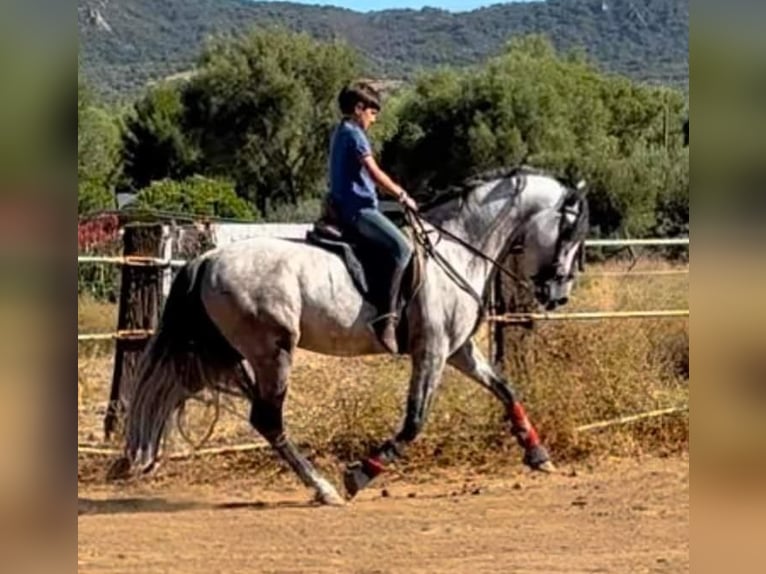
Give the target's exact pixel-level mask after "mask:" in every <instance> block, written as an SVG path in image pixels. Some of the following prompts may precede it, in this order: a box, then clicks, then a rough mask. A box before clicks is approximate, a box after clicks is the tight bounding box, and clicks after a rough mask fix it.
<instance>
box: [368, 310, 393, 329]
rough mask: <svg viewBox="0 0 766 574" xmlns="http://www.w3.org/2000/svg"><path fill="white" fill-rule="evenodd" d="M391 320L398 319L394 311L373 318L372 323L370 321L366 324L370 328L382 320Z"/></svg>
mask: <svg viewBox="0 0 766 574" xmlns="http://www.w3.org/2000/svg"><path fill="white" fill-rule="evenodd" d="M392 318H393V319H398V318H399V313H397V312H396V311H391V312H390V313H384V314H383V315H378V316H377V317H375V318H374V319H373V320H372V321H370V322H369V323H367V324H368V325H370V326H372V325H374V324H375V323H380V322H381V321H383V320H384V319H392Z"/></svg>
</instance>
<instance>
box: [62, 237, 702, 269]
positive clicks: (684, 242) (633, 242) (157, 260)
mask: <svg viewBox="0 0 766 574" xmlns="http://www.w3.org/2000/svg"><path fill="white" fill-rule="evenodd" d="M673 245H676V246H688V245H689V238H688V237H676V238H664V239H660V238H658V239H586V240H585V246H586V247H632V246H644V247H663V246H665V247H667V246H673ZM77 262H78V263H111V264H113V265H126V266H142V267H147V266H148V267H166V266H170V267H183V266H184V265H185V264H186V263H187V261H186V260H185V259H163V258H161V257H142V256H136V255H132V256H131V255H129V256H112V257H110V256H105V255H78V256H77Z"/></svg>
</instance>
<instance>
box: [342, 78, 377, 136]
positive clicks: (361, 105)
mask: <svg viewBox="0 0 766 574" xmlns="http://www.w3.org/2000/svg"><path fill="white" fill-rule="evenodd" d="M338 105H339V107H340V111H341V113H342V114H343V115H344V116H345V117H348V118H351V119H353V120H355V121H356V122H357V123H358V124H359V125H360V126H362V128H363V129H365V130H366V129H368V128H369V127H370V126H371V125H372V124H374V123H375V120H377V118H378V112H379V111H380V94H378V91H377V90H376V89H375V88H373V87H372V86H371V85H369V84H367V83H365V82H355V83H353V84H351V85H349V86H346V87H345V88H343V89H342V90H341V92H340V95H339V96H338Z"/></svg>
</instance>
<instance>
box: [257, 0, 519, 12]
mask: <svg viewBox="0 0 766 574" xmlns="http://www.w3.org/2000/svg"><path fill="white" fill-rule="evenodd" d="M267 1H268V0H267ZM289 1H291V2H297V3H299V4H322V5H332V6H340V7H341V8H349V9H351V10H356V11H357V12H369V11H371V10H388V9H391V8H413V9H420V8H422V7H424V6H430V7H432V8H441V9H442V10H449V11H451V12H462V11H466V10H473V9H475V8H480V7H482V6H489V5H491V4H505V3H506V2H501V1H500V0H430V1H429V0H289ZM513 1H516V2H529V1H530V0H513Z"/></svg>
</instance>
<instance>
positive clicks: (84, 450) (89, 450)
mask: <svg viewBox="0 0 766 574" xmlns="http://www.w3.org/2000/svg"><path fill="white" fill-rule="evenodd" d="M268 449H271V447H270V446H269V445H268V444H266V443H245V444H233V445H228V446H219V447H209V448H201V449H198V450H191V451H188V452H174V453H170V454H169V455H167V456H166V458H168V459H170V460H182V459H186V458H192V457H195V456H214V455H218V454H231V453H235V452H251V451H254V450H268ZM77 454H78V455H80V454H83V455H91V456H121V455H123V454H124V453H123V451H121V450H117V449H113V448H102V447H97V446H92V445H87V444H78V445H77Z"/></svg>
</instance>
